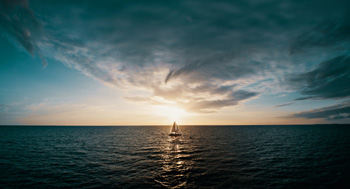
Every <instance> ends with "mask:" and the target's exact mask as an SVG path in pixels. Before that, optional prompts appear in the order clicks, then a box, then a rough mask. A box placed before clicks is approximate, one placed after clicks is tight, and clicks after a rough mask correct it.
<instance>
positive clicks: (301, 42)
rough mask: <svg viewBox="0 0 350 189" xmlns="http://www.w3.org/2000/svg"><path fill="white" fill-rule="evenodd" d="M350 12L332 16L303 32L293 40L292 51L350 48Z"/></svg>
mask: <svg viewBox="0 0 350 189" xmlns="http://www.w3.org/2000/svg"><path fill="white" fill-rule="evenodd" d="M349 41H350V14H349V12H348V13H347V14H345V15H341V16H338V17H337V16H332V17H331V18H328V19H327V20H325V21H323V22H321V23H319V24H316V25H314V26H313V27H311V28H310V29H308V30H306V31H304V32H303V33H301V34H300V35H299V36H297V38H296V39H295V40H294V41H293V43H292V44H291V47H290V53H291V54H294V53H300V52H307V51H310V50H311V49H313V48H328V49H332V50H333V51H335V50H339V49H343V50H344V49H345V50H348V49H349V47H350V46H349Z"/></svg>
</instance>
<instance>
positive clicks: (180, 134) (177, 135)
mask: <svg viewBox="0 0 350 189" xmlns="http://www.w3.org/2000/svg"><path fill="white" fill-rule="evenodd" d="M169 136H181V134H179V133H177V134H172V133H170V134H169Z"/></svg>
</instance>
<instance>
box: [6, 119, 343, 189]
mask: <svg viewBox="0 0 350 189" xmlns="http://www.w3.org/2000/svg"><path fill="white" fill-rule="evenodd" d="M169 129H170V126H168V127H165V126H164V127H161V126H154V127H152V126H144V127H97V126H96V127H63V126H52V127H34V126H23V127H17V126H16V127H14V126H7V127H0V188H18V187H21V188H29V187H35V188H53V187H54V188H61V187H67V188H101V187H104V188H297V187H308V188H349V187H350V125H304V126H302V125H299V126H221V127H220V126H182V127H181V126H180V129H181V131H182V133H183V136H182V137H180V138H176V139H174V138H170V137H168V136H167V134H168V131H169Z"/></svg>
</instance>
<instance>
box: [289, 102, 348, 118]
mask: <svg viewBox="0 0 350 189" xmlns="http://www.w3.org/2000/svg"><path fill="white" fill-rule="evenodd" d="M288 117H289V118H306V119H315V118H323V119H326V120H338V119H349V118H350V101H345V102H342V103H339V104H337V105H333V106H328V107H324V108H320V109H315V110H310V111H304V112H299V113H296V114H292V115H290V116H288Z"/></svg>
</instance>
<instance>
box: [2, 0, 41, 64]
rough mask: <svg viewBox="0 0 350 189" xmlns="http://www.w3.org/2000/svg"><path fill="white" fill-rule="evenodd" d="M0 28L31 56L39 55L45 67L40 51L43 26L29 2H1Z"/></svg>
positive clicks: (19, 0)
mask: <svg viewBox="0 0 350 189" xmlns="http://www.w3.org/2000/svg"><path fill="white" fill-rule="evenodd" d="M0 26H2V28H3V29H5V30H6V31H7V33H9V34H10V35H11V37H14V38H15V39H16V40H17V41H18V42H19V43H20V44H21V45H22V46H23V47H24V48H25V49H26V50H27V51H28V52H29V53H30V54H32V55H34V54H35V53H38V55H39V57H40V58H41V59H42V62H43V65H44V67H45V66H46V61H45V60H44V59H43V58H42V56H41V54H40V53H39V51H38V48H39V47H38V44H37V42H38V41H39V40H40V38H41V37H42V36H43V33H42V32H43V31H42V25H41V23H40V21H39V20H38V19H37V18H36V17H35V15H34V12H33V11H32V10H31V9H30V8H29V4H28V1H27V0H14V1H12V0H2V1H0Z"/></svg>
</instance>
